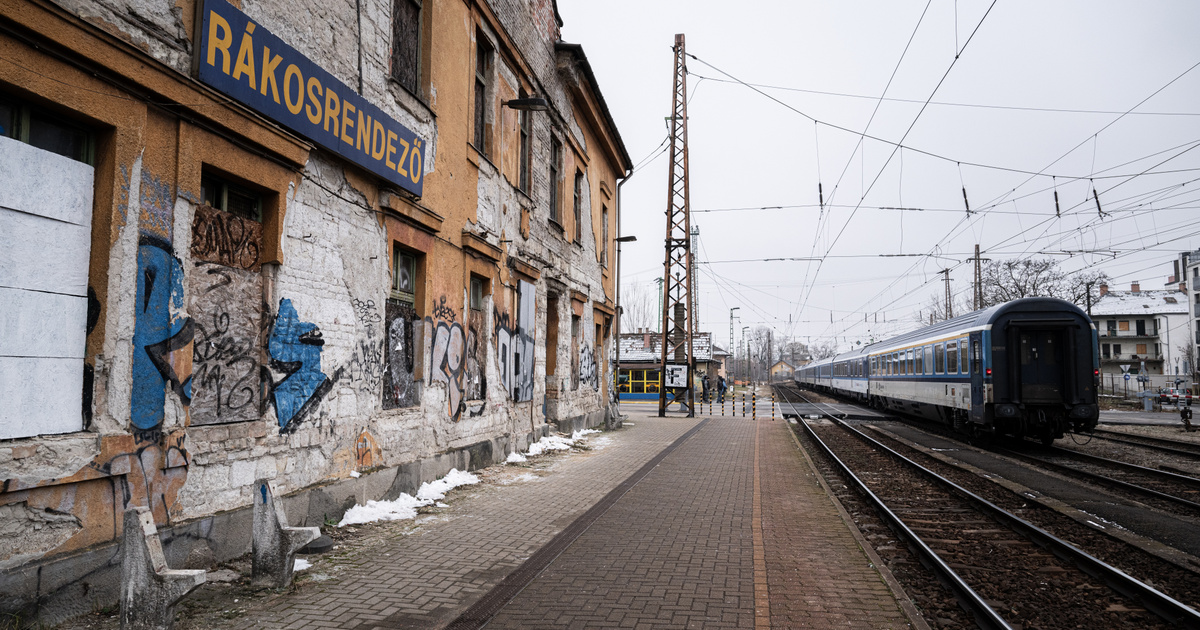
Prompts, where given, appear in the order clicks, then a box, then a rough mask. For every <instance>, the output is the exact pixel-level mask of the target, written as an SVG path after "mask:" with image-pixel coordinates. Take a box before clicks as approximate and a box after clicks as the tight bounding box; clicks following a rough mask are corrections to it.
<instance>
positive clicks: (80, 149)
mask: <svg viewBox="0 0 1200 630" xmlns="http://www.w3.org/2000/svg"><path fill="white" fill-rule="evenodd" d="M0 17H2V18H3V26H2V27H0V277H3V278H5V280H6V281H5V282H3V283H0V285H2V286H0V327H2V330H0V332H3V333H4V334H2V335H0V531H3V532H5V534H6V536H4V542H0V612H3V613H9V614H18V615H20V616H21V617H22V618H23V619H40V620H42V621H45V622H53V621H55V620H58V619H61V618H64V617H67V616H70V615H72V614H76V613H80V612H87V611H89V610H92V609H93V608H96V607H99V606H105V605H108V604H110V603H111V602H113V601H115V599H116V588H117V582H118V581H119V580H118V579H117V576H118V575H119V562H118V560H119V556H118V554H117V538H118V537H119V535H120V526H121V520H122V514H123V512H124V510H126V509H128V508H130V507H133V506H146V507H149V508H150V509H151V511H152V512H153V514H154V517H155V521H156V522H157V524H158V527H159V530H160V532H163V534H164V541H165V543H164V544H165V545H166V549H167V554H168V558H169V560H170V561H171V564H172V565H173V566H175V567H183V566H190V567H197V568H203V566H205V564H206V563H208V564H211V563H212V562H214V561H220V560H224V559H227V558H231V557H235V556H238V555H241V554H242V553H245V552H246V551H248V550H249V548H250V546H249V545H250V527H249V514H250V510H249V506H250V505H251V489H252V488H253V487H254V482H255V481H256V480H257V479H273V480H275V481H276V483H277V484H278V485H279V486H281V487H282V488H283V490H284V492H287V493H289V497H288V499H287V501H288V502H287V505H288V510H289V513H290V515H291V517H292V521H293V524H298V525H321V524H322V523H323V522H325V520H327V519H336V518H338V517H340V514H341V513H342V512H343V511H344V510H345V509H347V508H348V507H349V506H351V505H353V504H354V503H355V502H363V501H365V500H367V499H379V498H381V497H394V496H395V495H397V494H398V493H400V492H405V491H407V492H412V491H414V490H415V488H416V487H417V486H419V484H420V483H421V482H422V481H428V480H431V479H432V478H435V477H437V476H440V475H442V474H445V472H447V471H448V470H449V468H451V467H458V468H460V469H462V468H467V467H471V468H474V467H478V466H483V465H487V464H490V463H491V462H493V461H497V460H503V459H504V457H505V456H506V455H507V453H508V452H511V451H512V450H514V449H519V448H523V447H525V446H526V445H527V444H528V443H529V441H530V440H535V439H537V438H538V437H539V436H540V435H542V434H544V433H545V432H546V431H548V430H549V429H550V428H552V427H558V428H561V429H564V430H570V429H572V428H578V427H582V426H585V425H586V426H594V425H597V424H600V423H602V422H604V420H605V418H606V414H607V413H608V411H607V410H608V402H609V399H610V396H611V392H610V383H611V382H612V377H611V372H609V369H610V368H609V367H608V366H607V365H606V363H607V362H605V361H602V360H601V359H600V358H601V357H606V356H608V355H609V352H610V351H611V349H612V333H611V329H612V322H613V320H612V318H613V315H614V312H615V311H614V306H615V300H616V296H615V293H614V288H613V287H614V276H613V271H614V269H613V256H614V249H613V240H612V239H613V237H614V236H615V235H616V225H617V216H616V214H617V211H618V209H617V199H616V190H617V182H618V181H619V180H620V179H622V178H623V177H624V176H625V174H626V172H627V171H628V170H629V168H630V160H629V158H628V155H627V153H626V151H625V149H624V146H623V144H622V141H621V138H620V135H619V133H618V131H617V129H616V126H615V124H614V122H613V120H612V118H611V116H610V115H609V112H608V110H607V107H606V105H605V103H604V99H603V97H602V95H601V93H600V90H599V87H598V86H597V84H596V80H595V77H594V76H593V74H592V72H591V69H590V66H589V64H588V60H587V58H586V56H585V55H584V54H583V50H582V48H581V47H579V46H577V45H572V44H566V43H563V42H561V41H560V37H559V28H560V27H561V21H560V20H559V17H558V14H557V8H556V6H555V4H554V2H553V0H533V1H529V2H525V1H520V0H468V1H466V2H461V1H458V0H421V1H418V0H359V1H356V2H333V3H330V2H318V1H316V0H285V1H283V2H275V3H258V2H253V1H252V0H241V1H240V2H239V1H237V0H235V2H234V4H229V3H227V2H225V0H180V1H179V2H176V3H162V2H148V1H146V0H116V2H100V1H99V0H63V1H61V2H49V1H48V0H11V1H8V2H4V3H0ZM351 473H354V475H352V474H351ZM359 475H361V476H359Z"/></svg>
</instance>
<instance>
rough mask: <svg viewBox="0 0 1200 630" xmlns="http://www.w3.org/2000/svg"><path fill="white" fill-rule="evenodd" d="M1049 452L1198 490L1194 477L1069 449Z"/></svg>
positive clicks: (1054, 447)
mask: <svg viewBox="0 0 1200 630" xmlns="http://www.w3.org/2000/svg"><path fill="white" fill-rule="evenodd" d="M1049 450H1050V454H1051V455H1053V456H1055V457H1068V458H1070V457H1074V458H1076V459H1080V460H1083V461H1087V462H1092V463H1095V464H1102V465H1105V466H1111V467H1113V468H1121V469H1124V470H1129V471H1133V472H1138V473H1142V474H1145V475H1150V476H1151V477H1158V478H1160V479H1166V480H1168V481H1176V482H1179V483H1182V484H1184V485H1188V486H1192V487H1193V488H1200V479H1197V478H1195V477H1191V476H1188V475H1181V474H1179V473H1173V472H1169V471H1166V470H1158V469H1157V468H1148V467H1146V466H1139V465H1137V464H1130V463H1129V462H1122V461H1118V460H1115V459H1108V458H1107V457H1099V456H1097V455H1088V454H1087V453H1080V452H1079V451H1072V450H1070V449H1066V448H1061V447H1057V446H1052V447H1050V449H1049Z"/></svg>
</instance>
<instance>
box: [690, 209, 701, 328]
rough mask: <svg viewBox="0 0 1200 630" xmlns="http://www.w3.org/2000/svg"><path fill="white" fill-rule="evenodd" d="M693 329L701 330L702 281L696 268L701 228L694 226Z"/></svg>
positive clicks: (692, 266)
mask: <svg viewBox="0 0 1200 630" xmlns="http://www.w3.org/2000/svg"><path fill="white" fill-rule="evenodd" d="M691 245H692V250H691V252H692V255H691V259H692V264H691V270H692V330H693V331H699V330H700V289H699V288H697V286H696V285H697V284H698V283H699V282H700V273H699V272H698V270H697V269H696V265H698V264H699V263H698V262H697V258H696V254H697V253H698V252H699V251H700V228H698V227H696V226H694V225H693V226H692V243H691Z"/></svg>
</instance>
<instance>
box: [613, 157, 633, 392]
mask: <svg viewBox="0 0 1200 630" xmlns="http://www.w3.org/2000/svg"><path fill="white" fill-rule="evenodd" d="M621 183H622V184H624V183H625V182H624V181H622V182H621ZM613 240H615V241H616V242H617V269H616V272H617V303H616V308H617V327H616V338H617V341H616V343H617V358H616V363H617V365H616V373H617V382H616V383H615V384H614V386H615V387H616V388H617V391H616V394H617V415H620V413H621V243H632V242H634V241H636V240H637V237H636V236H618V237H617V238H615V239H613Z"/></svg>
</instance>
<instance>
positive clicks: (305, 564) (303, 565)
mask: <svg viewBox="0 0 1200 630" xmlns="http://www.w3.org/2000/svg"><path fill="white" fill-rule="evenodd" d="M311 566H312V563H311V562H309V561H308V560H305V559H304V558H296V564H294V565H292V570H293V571H303V570H305V569H307V568H309V567H311Z"/></svg>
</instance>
